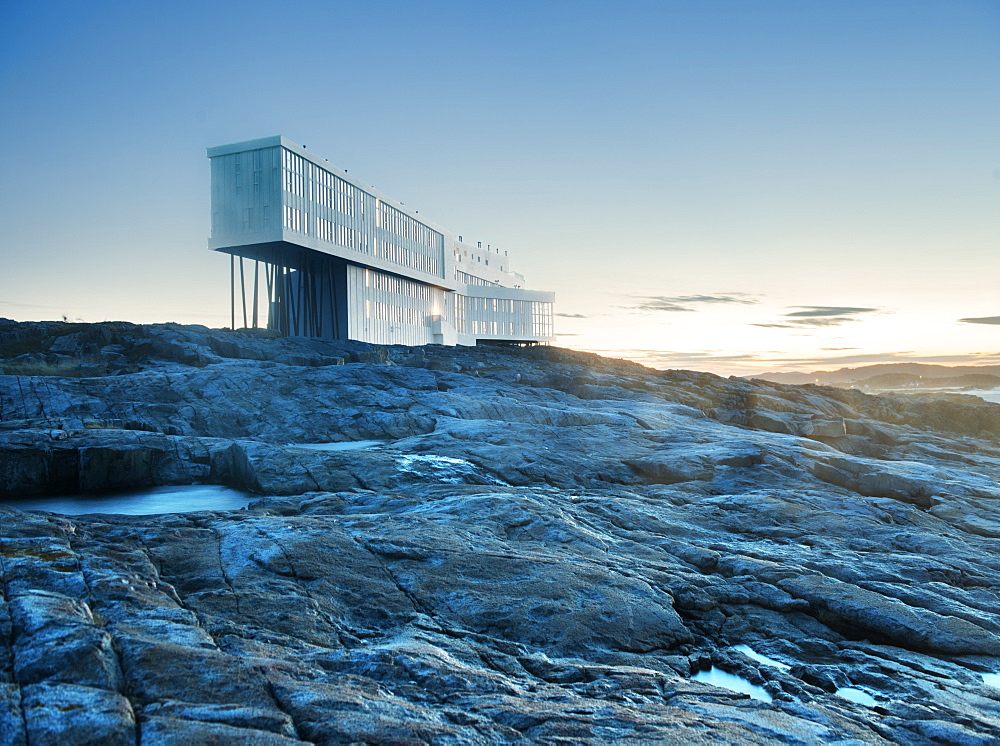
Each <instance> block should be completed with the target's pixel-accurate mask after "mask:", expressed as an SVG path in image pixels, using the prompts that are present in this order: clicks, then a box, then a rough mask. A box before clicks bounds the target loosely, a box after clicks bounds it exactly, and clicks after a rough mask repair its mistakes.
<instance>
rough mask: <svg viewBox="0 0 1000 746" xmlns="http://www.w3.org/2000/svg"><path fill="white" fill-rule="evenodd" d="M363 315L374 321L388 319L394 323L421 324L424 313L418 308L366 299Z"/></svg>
mask: <svg viewBox="0 0 1000 746" xmlns="http://www.w3.org/2000/svg"><path fill="white" fill-rule="evenodd" d="M365 315H366V316H367V317H368V318H373V319H375V320H376V321H389V322H392V323H396V324H410V325H411V326H422V325H423V323H424V314H423V312H422V311H420V310H419V309H416V308H409V307H407V306H398V305H396V304H395V303H386V302H385V301H380V300H376V301H371V300H366V301H365Z"/></svg>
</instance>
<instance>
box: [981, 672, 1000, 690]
mask: <svg viewBox="0 0 1000 746" xmlns="http://www.w3.org/2000/svg"><path fill="white" fill-rule="evenodd" d="M983 683H984V684H986V686H993V687H996V688H997V689H1000V673H984V674H983Z"/></svg>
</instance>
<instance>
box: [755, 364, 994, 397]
mask: <svg viewBox="0 0 1000 746" xmlns="http://www.w3.org/2000/svg"><path fill="white" fill-rule="evenodd" d="M754 377H755V378H759V379H763V380H765V381H774V382H775V383H791V384H805V383H818V384H822V385H824V386H837V387H839V388H857V389H863V390H871V391H888V390H895V389H907V388H914V389H967V390H970V391H975V390H979V391H982V390H987V389H993V388H997V387H1000V365H956V366H947V365H930V364H926V363H884V364H879V365H865V366H862V367H860V368H840V369H839V370H817V371H813V372H812V373H762V374H761V375H759V376H754Z"/></svg>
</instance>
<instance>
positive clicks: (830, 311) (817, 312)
mask: <svg viewBox="0 0 1000 746" xmlns="http://www.w3.org/2000/svg"><path fill="white" fill-rule="evenodd" d="M791 308H801V309H802V310H801V311H793V312H792V313H786V314H785V316H787V317H790V318H796V317H803V316H805V317H810V318H812V317H817V316H848V315H850V314H858V313H874V312H875V311H877V310H878V309H877V308H852V307H851V306H791Z"/></svg>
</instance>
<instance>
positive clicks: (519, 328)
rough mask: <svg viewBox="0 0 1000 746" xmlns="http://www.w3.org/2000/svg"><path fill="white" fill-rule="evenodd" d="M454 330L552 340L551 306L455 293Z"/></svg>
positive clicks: (465, 332) (534, 302) (536, 302)
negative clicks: (549, 338) (470, 296)
mask: <svg viewBox="0 0 1000 746" xmlns="http://www.w3.org/2000/svg"><path fill="white" fill-rule="evenodd" d="M454 298H455V305H454V318H455V328H456V329H457V330H458V331H459V332H460V333H464V334H483V335H489V336H500V335H503V336H506V337H513V338H515V339H516V338H518V337H521V338H531V337H551V336H552V304H551V303H543V302H539V301H529V300H511V299H507V298H469V297H467V296H464V295H460V294H458V293H456V294H455V296H454Z"/></svg>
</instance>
